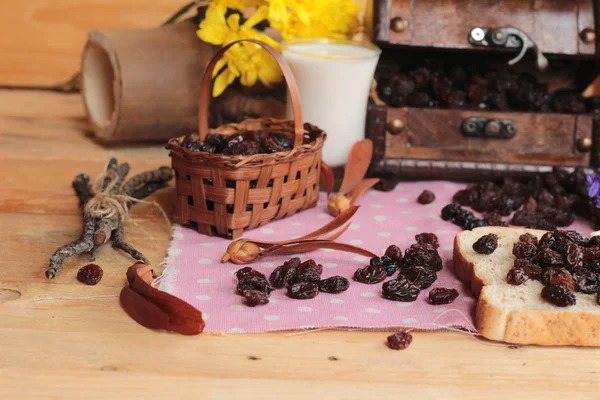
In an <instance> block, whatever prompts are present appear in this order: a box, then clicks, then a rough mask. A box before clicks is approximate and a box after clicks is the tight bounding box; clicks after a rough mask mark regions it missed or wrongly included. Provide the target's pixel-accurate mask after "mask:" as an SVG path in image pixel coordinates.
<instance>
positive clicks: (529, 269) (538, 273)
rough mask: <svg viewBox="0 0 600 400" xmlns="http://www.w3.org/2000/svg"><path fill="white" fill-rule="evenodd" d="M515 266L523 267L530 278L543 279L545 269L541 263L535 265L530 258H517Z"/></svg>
mask: <svg viewBox="0 0 600 400" xmlns="http://www.w3.org/2000/svg"><path fill="white" fill-rule="evenodd" d="M513 267H515V268H519V269H522V270H523V271H524V272H525V273H526V274H527V276H528V277H529V278H530V279H536V280H538V279H541V278H542V273H543V270H542V268H541V267H540V266H539V265H535V264H534V263H532V262H531V261H530V260H526V259H523V258H517V259H516V260H515V262H514V264H513Z"/></svg>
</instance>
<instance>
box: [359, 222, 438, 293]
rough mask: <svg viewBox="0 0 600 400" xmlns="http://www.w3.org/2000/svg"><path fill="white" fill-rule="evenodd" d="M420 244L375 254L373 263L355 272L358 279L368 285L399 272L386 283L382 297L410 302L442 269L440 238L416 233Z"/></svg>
mask: <svg viewBox="0 0 600 400" xmlns="http://www.w3.org/2000/svg"><path fill="white" fill-rule="evenodd" d="M415 239H416V241H417V243H415V244H413V245H411V246H410V247H409V248H407V249H406V250H405V251H404V254H402V250H401V249H400V248H399V247H398V246H396V245H391V246H389V247H388V248H387V249H386V251H385V254H384V255H383V256H381V257H374V258H372V259H371V260H370V262H369V265H368V266H366V267H364V268H359V269H357V270H356V272H355V273H354V280H355V281H357V282H361V283H365V284H370V285H373V284H376V283H380V282H383V281H385V279H386V278H388V277H391V276H393V275H394V274H395V273H396V272H398V275H397V276H396V277H395V278H394V279H392V280H389V281H387V282H385V283H384V284H383V286H382V293H381V294H382V297H383V298H385V299H388V300H394V301H404V302H410V301H415V300H416V299H417V298H418V297H419V293H420V292H421V290H424V289H427V288H428V287H430V286H431V285H432V284H433V283H434V282H435V281H436V279H437V274H436V272H439V271H441V269H442V267H443V265H442V259H441V257H440V255H439V253H438V251H437V248H438V247H439V241H438V238H437V236H436V235H435V234H433V233H420V234H418V235H416V236H415Z"/></svg>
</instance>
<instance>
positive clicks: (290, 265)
mask: <svg viewBox="0 0 600 400" xmlns="http://www.w3.org/2000/svg"><path fill="white" fill-rule="evenodd" d="M299 266H300V259H299V258H298V257H294V258H291V259H290V260H288V261H286V262H284V263H283V265H280V266H279V267H277V268H275V269H274V270H273V272H272V273H271V276H270V277H269V281H270V282H271V285H273V287H274V288H275V289H281V288H282V287H285V286H286V285H287V284H288V282H289V281H290V279H291V278H292V276H294V274H296V271H297V269H298V267H299Z"/></svg>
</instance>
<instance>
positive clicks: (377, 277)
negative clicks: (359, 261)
mask: <svg viewBox="0 0 600 400" xmlns="http://www.w3.org/2000/svg"><path fill="white" fill-rule="evenodd" d="M387 276H388V275H387V272H386V270H385V268H384V267H378V266H375V265H369V266H368V267H365V268H359V269H357V270H356V272H354V280H355V281H357V282H360V283H366V284H367V285H373V284H375V283H379V282H383V281H384V280H385V278H387Z"/></svg>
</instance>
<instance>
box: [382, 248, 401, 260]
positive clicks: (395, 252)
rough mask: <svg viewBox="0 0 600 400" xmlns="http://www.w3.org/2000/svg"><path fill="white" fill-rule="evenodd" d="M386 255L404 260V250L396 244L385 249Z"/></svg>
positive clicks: (393, 258)
mask: <svg viewBox="0 0 600 400" xmlns="http://www.w3.org/2000/svg"><path fill="white" fill-rule="evenodd" d="M384 256H385V257H389V258H391V259H392V260H394V261H396V262H402V250H401V249H400V247H398V246H396V245H395V244H393V245H391V246H389V247H388V248H387V249H385V254H384Z"/></svg>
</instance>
